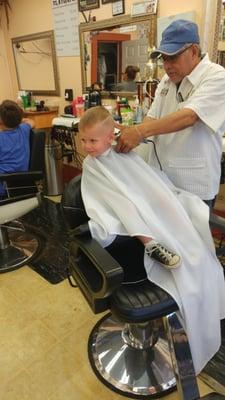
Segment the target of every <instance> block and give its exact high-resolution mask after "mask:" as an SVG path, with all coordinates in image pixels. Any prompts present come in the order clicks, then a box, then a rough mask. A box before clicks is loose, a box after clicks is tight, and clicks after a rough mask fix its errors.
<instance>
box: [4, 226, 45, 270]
mask: <svg viewBox="0 0 225 400" xmlns="http://www.w3.org/2000/svg"><path fill="white" fill-rule="evenodd" d="M8 239H9V242H8V244H7V246H3V245H2V243H0V273H2V272H9V271H13V270H15V269H17V268H20V267H22V266H23V265H25V264H27V263H28V262H29V261H30V259H31V258H33V257H34V256H35V255H36V254H37V252H38V250H39V245H40V243H39V239H38V238H37V237H34V234H33V233H30V232H29V231H24V232H22V231H21V230H20V229H19V230H17V229H14V230H12V231H10V232H8ZM1 245H2V246H1Z"/></svg>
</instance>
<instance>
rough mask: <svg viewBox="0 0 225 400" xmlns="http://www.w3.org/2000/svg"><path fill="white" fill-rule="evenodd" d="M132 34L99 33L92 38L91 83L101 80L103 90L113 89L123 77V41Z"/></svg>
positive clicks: (128, 38)
mask: <svg viewBox="0 0 225 400" xmlns="http://www.w3.org/2000/svg"><path fill="white" fill-rule="evenodd" d="M128 40H130V35H127V34H119V33H106V32H104V33H99V34H98V35H96V36H95V37H94V38H93V40H92V57H91V59H92V63H91V83H92V84H93V83H95V82H100V83H101V84H102V89H103V90H113V86H115V84H116V83H117V82H120V81H121V78H122V43H123V42H124V41H128Z"/></svg>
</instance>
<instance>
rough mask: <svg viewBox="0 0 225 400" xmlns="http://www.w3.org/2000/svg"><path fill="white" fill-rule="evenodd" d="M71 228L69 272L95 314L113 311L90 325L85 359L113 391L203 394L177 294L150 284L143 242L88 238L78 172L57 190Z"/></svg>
mask: <svg viewBox="0 0 225 400" xmlns="http://www.w3.org/2000/svg"><path fill="white" fill-rule="evenodd" d="M61 205H62V210H63V212H64V216H65V220H66V224H67V227H68V231H69V232H70V234H71V247H70V263H69V272H70V274H71V277H72V278H74V280H75V282H76V284H77V285H78V287H79V289H80V290H81V292H82V294H83V295H84V297H85V299H86V300H87V302H88V304H89V306H90V307H91V309H92V311H93V312H94V314H98V313H102V312H105V311H107V310H110V313H109V314H106V315H104V316H103V318H102V319H101V320H100V321H99V322H98V323H97V325H96V326H95V327H94V328H93V330H92V332H91V334H90V336H89V342H88V355H89V361H90V364H91V366H92V369H93V371H94V372H95V374H96V376H97V377H98V378H99V379H100V380H101V381H102V382H103V383H104V384H105V385H106V386H108V387H109V388H110V389H112V390H114V391H116V392H118V393H120V394H122V395H125V396H128V397H132V398H139V399H142V398H144V399H145V398H151V397H159V396H163V395H166V394H168V393H169V392H170V391H172V390H173V389H175V388H176V386H177V389H178V392H179V395H180V398H182V399H184V400H194V399H198V398H199V397H200V395H199V390H198V385H197V380H196V376H195V371H194V367H193V362H192V357H191V352H190V348H189V344H188V338H187V336H186V333H185V331H184V329H183V327H182V325H181V323H180V320H179V309H178V306H177V304H176V302H175V301H174V299H173V298H172V297H171V296H170V295H169V294H168V293H166V292H165V291H164V290H163V289H161V288H160V287H158V286H157V285H155V284H154V283H152V282H150V281H149V280H148V279H147V277H146V273H145V270H144V265H143V262H142V261H143V252H144V249H143V246H142V245H141V244H140V242H139V241H137V240H136V239H134V238H129V237H118V238H117V239H116V240H115V241H114V242H113V243H112V244H111V245H110V246H108V247H107V248H105V249H104V248H102V247H101V246H100V244H99V243H97V242H96V241H95V240H94V239H92V238H91V235H90V233H89V230H88V224H87V221H88V216H87V214H86V213H85V210H84V206H83V202H82V198H81V192H80V177H76V178H74V179H72V181H71V182H70V183H69V184H68V185H67V187H66V188H65V191H64V193H63V196H62V201H61Z"/></svg>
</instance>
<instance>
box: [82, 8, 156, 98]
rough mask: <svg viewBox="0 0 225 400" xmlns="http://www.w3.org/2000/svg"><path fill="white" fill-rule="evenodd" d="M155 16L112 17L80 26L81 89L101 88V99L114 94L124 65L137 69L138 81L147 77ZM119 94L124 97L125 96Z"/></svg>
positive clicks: (153, 39)
mask: <svg viewBox="0 0 225 400" xmlns="http://www.w3.org/2000/svg"><path fill="white" fill-rule="evenodd" d="M156 18H157V17H156V14H152V15H142V16H136V17H131V16H128V15H124V16H120V17H114V18H110V19H106V20H103V21H99V22H98V21H97V22H90V23H82V24H80V26H79V33H80V53H81V73H82V89H83V92H85V90H86V88H87V87H90V86H91V85H92V84H93V83H95V82H100V83H101V84H102V95H103V96H106V97H108V96H109V95H113V94H115V95H116V94H117V89H116V84H117V83H118V82H121V81H122V78H123V72H124V71H125V68H126V66H127V65H135V66H138V67H139V68H140V73H139V76H138V80H145V79H147V78H148V76H147V69H148V68H147V66H146V64H147V62H148V60H149V51H150V49H151V48H152V47H153V46H154V45H155V43H156ZM118 94H119V95H120V96H121V95H122V96H124V95H125V94H124V92H123V91H120V92H118Z"/></svg>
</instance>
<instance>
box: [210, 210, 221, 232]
mask: <svg viewBox="0 0 225 400" xmlns="http://www.w3.org/2000/svg"><path fill="white" fill-rule="evenodd" d="M209 224H210V227H211V228H216V229H219V230H220V231H221V232H222V233H225V218H223V217H220V216H219V215H216V214H213V213H211V214H210V216H209Z"/></svg>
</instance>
